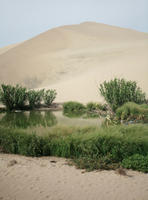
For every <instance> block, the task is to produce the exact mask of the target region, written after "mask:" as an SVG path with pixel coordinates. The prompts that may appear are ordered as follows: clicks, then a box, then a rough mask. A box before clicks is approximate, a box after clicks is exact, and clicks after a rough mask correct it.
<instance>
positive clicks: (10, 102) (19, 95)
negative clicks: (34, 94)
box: [1, 84, 27, 111]
mask: <svg viewBox="0 0 148 200" xmlns="http://www.w3.org/2000/svg"><path fill="white" fill-rule="evenodd" d="M1 87H2V90H1V101H2V103H3V104H4V105H5V106H6V108H7V110H10V111H11V110H13V109H23V108H24V106H25V103H26V100H27V95H26V88H23V87H21V86H19V85H16V86H11V85H4V84H2V85H1Z"/></svg>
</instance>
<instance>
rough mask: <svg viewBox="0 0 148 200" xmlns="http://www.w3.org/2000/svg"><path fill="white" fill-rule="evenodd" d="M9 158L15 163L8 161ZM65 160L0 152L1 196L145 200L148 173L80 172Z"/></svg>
mask: <svg viewBox="0 0 148 200" xmlns="http://www.w3.org/2000/svg"><path fill="white" fill-rule="evenodd" d="M12 160H16V161H17V163H16V164H15V165H11V161H12ZM53 160H54V161H56V163H53V162H51V161H53ZM66 163H67V162H66V160H65V159H61V158H53V157H46V158H45V157H44V158H29V157H23V156H17V155H6V154H0V199H1V200H27V199H28V200H46V199H49V200H69V199H71V200H119V199H120V200H125V199H126V200H147V197H148V174H142V173H138V172H133V171H128V172H127V175H128V176H121V175H119V174H117V173H116V172H115V171H101V172H86V173H82V172H84V171H83V170H78V169H75V167H72V166H68V165H67V164H66Z"/></svg>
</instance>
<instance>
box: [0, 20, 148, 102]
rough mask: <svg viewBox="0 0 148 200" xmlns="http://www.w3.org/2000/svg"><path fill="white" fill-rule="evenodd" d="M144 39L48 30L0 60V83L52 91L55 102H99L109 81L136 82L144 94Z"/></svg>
mask: <svg viewBox="0 0 148 200" xmlns="http://www.w3.org/2000/svg"><path fill="white" fill-rule="evenodd" d="M147 57H148V34H147V33H141V32H138V31H134V30H129V29H123V28H119V27H114V26H108V25H104V24H99V23H94V22H87V23H82V24H80V25H72V26H63V27H59V28H55V29H51V30H49V31H47V32H45V33H42V34H40V35H38V36H37V37H35V38H32V39H30V40H28V41H26V42H23V43H22V44H20V45H17V46H16V47H14V48H12V49H10V50H9V51H6V52H4V53H2V54H1V55H0V70H1V73H0V81H1V82H7V83H22V84H25V85H26V86H28V87H34V88H36V87H37V88H40V87H47V88H55V89H57V92H58V96H57V101H67V100H79V101H82V102H88V101H97V100H101V99H100V96H99V94H98V89H97V87H98V85H99V83H101V82H102V81H104V80H109V79H111V78H112V77H115V76H116V77H124V78H126V79H131V80H136V81H138V83H139V85H140V86H141V87H142V88H143V89H144V90H145V91H146V92H147V93H148V79H147V76H148V59H147Z"/></svg>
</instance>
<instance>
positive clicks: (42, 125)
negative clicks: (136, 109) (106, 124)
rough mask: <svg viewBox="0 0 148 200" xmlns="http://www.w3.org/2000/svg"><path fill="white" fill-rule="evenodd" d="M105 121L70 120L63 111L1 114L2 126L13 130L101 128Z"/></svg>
mask: <svg viewBox="0 0 148 200" xmlns="http://www.w3.org/2000/svg"><path fill="white" fill-rule="evenodd" d="M102 121H103V119H99V118H89V119H84V118H69V117H66V116H64V115H63V114H62V111H55V112H51V111H26V112H17V113H16V112H12V113H1V114H0V126H4V127H9V128H12V129H24V130H26V129H29V130H35V131H36V130H37V129H44V130H45V129H47V130H49V129H51V128H53V127H55V126H57V125H58V126H70V127H73V126H74V127H87V126H98V127H99V126H100V125H101V123H102Z"/></svg>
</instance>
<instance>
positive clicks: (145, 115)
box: [116, 102, 148, 122]
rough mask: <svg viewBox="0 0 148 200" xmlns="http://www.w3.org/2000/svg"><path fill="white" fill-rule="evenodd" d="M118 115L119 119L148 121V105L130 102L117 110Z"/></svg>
mask: <svg viewBox="0 0 148 200" xmlns="http://www.w3.org/2000/svg"><path fill="white" fill-rule="evenodd" d="M116 117H117V119H118V120H126V121H129V120H136V121H141V122H148V106H147V108H146V105H138V104H136V103H133V102H128V103H125V104H124V105H122V106H121V107H119V108H118V109H117V110H116Z"/></svg>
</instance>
